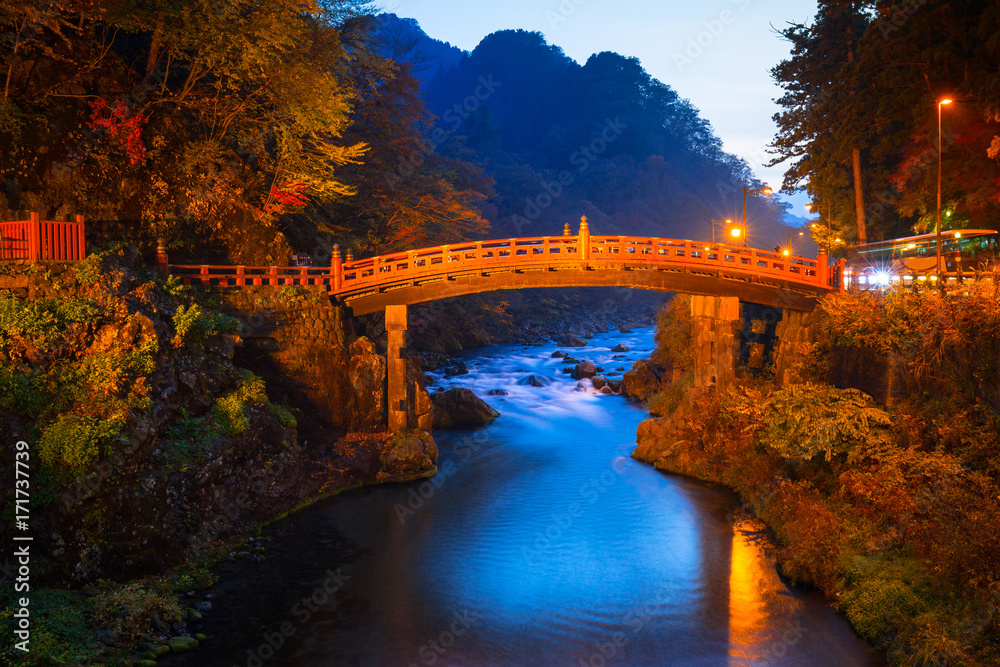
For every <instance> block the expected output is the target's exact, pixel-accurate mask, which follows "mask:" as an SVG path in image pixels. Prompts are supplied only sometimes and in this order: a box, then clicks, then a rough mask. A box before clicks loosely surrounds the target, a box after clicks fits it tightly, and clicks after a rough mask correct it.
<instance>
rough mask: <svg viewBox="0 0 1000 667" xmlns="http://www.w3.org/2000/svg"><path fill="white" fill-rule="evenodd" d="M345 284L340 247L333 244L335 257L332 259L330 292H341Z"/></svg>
mask: <svg viewBox="0 0 1000 667" xmlns="http://www.w3.org/2000/svg"><path fill="white" fill-rule="evenodd" d="M343 284H344V263H343V261H342V260H341V259H340V246H339V245H338V244H336V243H334V244H333V257H332V258H331V259H330V290H331V291H332V292H339V291H340V288H341V286H343Z"/></svg>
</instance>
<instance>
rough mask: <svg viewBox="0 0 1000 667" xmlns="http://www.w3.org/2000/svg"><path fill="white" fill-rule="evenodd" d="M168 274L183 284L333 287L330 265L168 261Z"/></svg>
mask: <svg viewBox="0 0 1000 667" xmlns="http://www.w3.org/2000/svg"><path fill="white" fill-rule="evenodd" d="M169 273H171V274H173V275H175V276H177V277H178V278H180V280H181V283H182V284H184V285H202V286H206V287H207V286H218V287H249V286H252V285H269V286H271V287H275V286H285V285H324V286H327V287H330V288H331V289H332V285H333V272H332V271H331V269H330V267H328V266H327V267H310V266H215V265H211V264H170V265H169Z"/></svg>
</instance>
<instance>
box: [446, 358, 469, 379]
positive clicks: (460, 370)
mask: <svg viewBox="0 0 1000 667" xmlns="http://www.w3.org/2000/svg"><path fill="white" fill-rule="evenodd" d="M468 372H469V367H468V366H466V365H465V362H462V361H457V362H455V363H454V364H453V365H452V366H449V367H448V368H446V369H444V374H445V376H447V377H455V376H456V375H465V374H466V373H468Z"/></svg>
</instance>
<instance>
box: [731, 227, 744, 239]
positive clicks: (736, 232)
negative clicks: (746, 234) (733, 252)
mask: <svg viewBox="0 0 1000 667" xmlns="http://www.w3.org/2000/svg"><path fill="white" fill-rule="evenodd" d="M729 233H730V235H732V236H733V237H734V238H739V236H740V234H742V233H743V232H742V230H741V229H740V228H739V227H733V228H732V229H731V230H729Z"/></svg>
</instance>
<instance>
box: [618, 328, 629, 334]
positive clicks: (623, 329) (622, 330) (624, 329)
mask: <svg viewBox="0 0 1000 667" xmlns="http://www.w3.org/2000/svg"><path fill="white" fill-rule="evenodd" d="M618 332H619V333H624V334H630V333H632V330H631V329H629V328H628V327H622V328H621V329H619V330H618Z"/></svg>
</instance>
